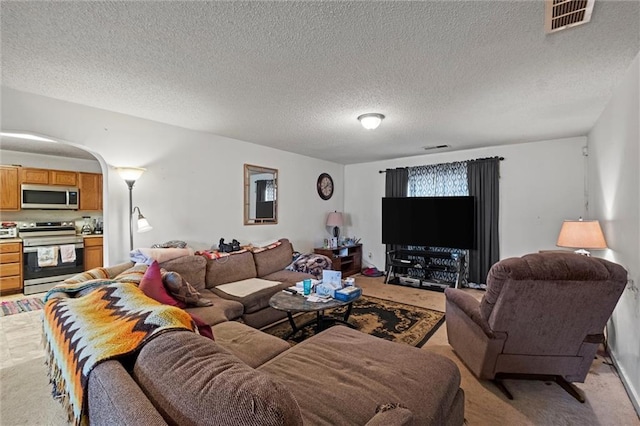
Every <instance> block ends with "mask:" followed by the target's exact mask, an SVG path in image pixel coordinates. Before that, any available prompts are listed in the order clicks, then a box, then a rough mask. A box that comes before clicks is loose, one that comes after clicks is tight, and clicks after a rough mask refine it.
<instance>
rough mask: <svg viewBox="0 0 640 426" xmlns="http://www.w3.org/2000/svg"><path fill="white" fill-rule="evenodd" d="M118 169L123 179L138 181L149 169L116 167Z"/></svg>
mask: <svg viewBox="0 0 640 426" xmlns="http://www.w3.org/2000/svg"><path fill="white" fill-rule="evenodd" d="M116 170H117V171H118V174H119V175H120V177H121V178H122V179H124V180H132V181H136V180H138V178H139V177H140V176H142V174H143V173H144V172H145V171H146V170H147V169H143V168H140V167H116Z"/></svg>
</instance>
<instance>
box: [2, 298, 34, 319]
mask: <svg viewBox="0 0 640 426" xmlns="http://www.w3.org/2000/svg"><path fill="white" fill-rule="evenodd" d="M43 307H44V302H43V301H42V299H41V298H39V297H32V298H29V299H20V300H11V301H7V302H1V303H0V317H6V316H8V315H15V314H21V313H23V312H29V311H38V310H40V309H42V308H43Z"/></svg>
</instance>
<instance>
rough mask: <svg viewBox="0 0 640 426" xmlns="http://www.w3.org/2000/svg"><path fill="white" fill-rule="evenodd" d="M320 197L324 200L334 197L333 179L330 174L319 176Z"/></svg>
mask: <svg viewBox="0 0 640 426" xmlns="http://www.w3.org/2000/svg"><path fill="white" fill-rule="evenodd" d="M317 188H318V195H319V196H320V198H322V199H323V200H328V199H329V198H331V196H332V195H333V179H331V176H329V174H328V173H322V174H320V176H318V185H317Z"/></svg>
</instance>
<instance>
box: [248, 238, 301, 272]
mask: <svg viewBox="0 0 640 426" xmlns="http://www.w3.org/2000/svg"><path fill="white" fill-rule="evenodd" d="M279 241H280V242H282V244H280V245H279V246H276V247H274V248H271V249H268V250H265V251H261V252H260V253H253V254H252V256H253V259H254V260H255V263H256V272H257V274H258V276H259V277H264V276H265V275H269V274H272V273H274V272H276V271H281V270H283V269H285V268H286V267H287V266H289V264H291V260H292V258H293V247H292V246H291V243H290V242H289V240H287V239H286V238H282V239H281V240H279Z"/></svg>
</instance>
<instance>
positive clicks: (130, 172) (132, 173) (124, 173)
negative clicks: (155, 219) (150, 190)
mask: <svg viewBox="0 0 640 426" xmlns="http://www.w3.org/2000/svg"><path fill="white" fill-rule="evenodd" d="M116 170H117V171H118V174H119V175H120V177H121V178H122V179H124V181H125V182H126V183H127V186H128V187H129V249H130V250H133V214H134V213H135V211H136V210H138V232H147V231H151V230H152V229H153V227H152V226H151V225H149V221H148V220H147V219H146V218H145V217H144V216H143V215H142V213H141V212H140V208H139V207H137V206H136V207H133V184H135V183H136V180H138V178H140V176H142V174H143V173H144V172H145V170H146V169H142V168H139V167H116Z"/></svg>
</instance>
